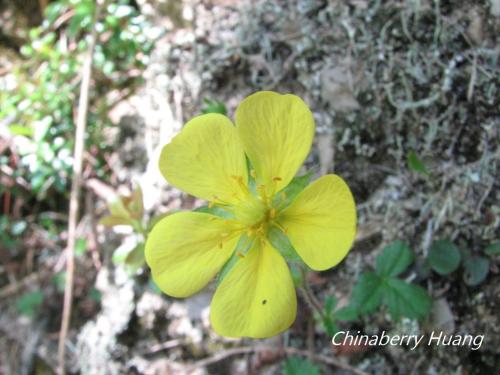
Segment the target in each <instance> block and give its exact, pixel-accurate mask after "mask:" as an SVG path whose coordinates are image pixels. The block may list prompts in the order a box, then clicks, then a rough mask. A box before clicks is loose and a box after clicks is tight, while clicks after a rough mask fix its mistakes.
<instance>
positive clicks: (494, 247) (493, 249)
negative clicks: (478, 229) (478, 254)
mask: <svg viewBox="0 0 500 375" xmlns="http://www.w3.org/2000/svg"><path fill="white" fill-rule="evenodd" d="M484 253H485V254H486V255H495V254H500V242H495V243H492V244H491V245H488V247H486V249H484Z"/></svg>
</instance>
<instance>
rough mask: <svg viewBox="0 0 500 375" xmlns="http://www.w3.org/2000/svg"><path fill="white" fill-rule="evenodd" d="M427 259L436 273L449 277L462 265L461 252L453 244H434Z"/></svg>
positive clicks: (443, 241)
mask: <svg viewBox="0 0 500 375" xmlns="http://www.w3.org/2000/svg"><path fill="white" fill-rule="evenodd" d="M427 259H428V260H429V265H430V266H431V268H432V269H433V270H434V271H436V272H437V273H439V274H441V275H447V274H449V273H451V272H453V271H455V270H456V269H457V268H458V266H459V265H460V251H459V250H458V248H457V247H456V246H455V245H454V244H453V243H452V242H450V241H448V240H438V241H434V242H433V243H432V245H431V247H430V249H429V254H428V256H427Z"/></svg>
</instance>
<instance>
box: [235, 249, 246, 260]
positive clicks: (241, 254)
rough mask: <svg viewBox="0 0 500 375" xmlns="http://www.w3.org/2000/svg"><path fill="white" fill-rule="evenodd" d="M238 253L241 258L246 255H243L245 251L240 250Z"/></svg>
mask: <svg viewBox="0 0 500 375" xmlns="http://www.w3.org/2000/svg"><path fill="white" fill-rule="evenodd" d="M236 255H238V256H239V257H240V258H241V259H243V258H244V257H245V255H243V253H242V252H241V251H238V252H237V253H236Z"/></svg>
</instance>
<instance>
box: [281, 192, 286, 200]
mask: <svg viewBox="0 0 500 375" xmlns="http://www.w3.org/2000/svg"><path fill="white" fill-rule="evenodd" d="M280 198H281V200H282V201H286V198H287V197H286V193H285V192H284V191H282V192H281V193H280Z"/></svg>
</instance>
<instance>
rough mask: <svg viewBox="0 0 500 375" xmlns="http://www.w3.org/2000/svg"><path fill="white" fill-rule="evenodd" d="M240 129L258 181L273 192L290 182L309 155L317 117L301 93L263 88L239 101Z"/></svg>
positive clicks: (237, 123)
mask: <svg viewBox="0 0 500 375" xmlns="http://www.w3.org/2000/svg"><path fill="white" fill-rule="evenodd" d="M236 129H237V130H238V134H239V135H240V138H241V141H242V143H243V147H244V149H245V152H246V154H247V156H248V158H249V159H250V162H251V163H252V166H253V168H254V169H255V172H256V175H257V184H258V185H265V186H266V192H267V194H273V193H275V192H277V191H279V190H281V189H282V188H284V187H285V186H287V185H288V183H289V182H290V181H291V180H292V178H293V177H294V176H295V174H296V173H297V171H298V169H299V168H300V166H301V165H302V163H303V162H304V159H305V158H306V157H307V154H308V153H309V150H310V149H311V144H312V140H313V137H314V119H313V116H312V113H311V111H310V110H309V108H308V107H307V105H306V104H305V103H304V102H303V101H302V99H300V98H299V97H298V96H295V95H290V94H288V95H280V94H278V93H275V92H271V91H261V92H257V93H255V94H253V95H250V96H249V97H247V98H245V100H243V101H242V102H241V104H240V105H239V107H238V109H237V110H236Z"/></svg>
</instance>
